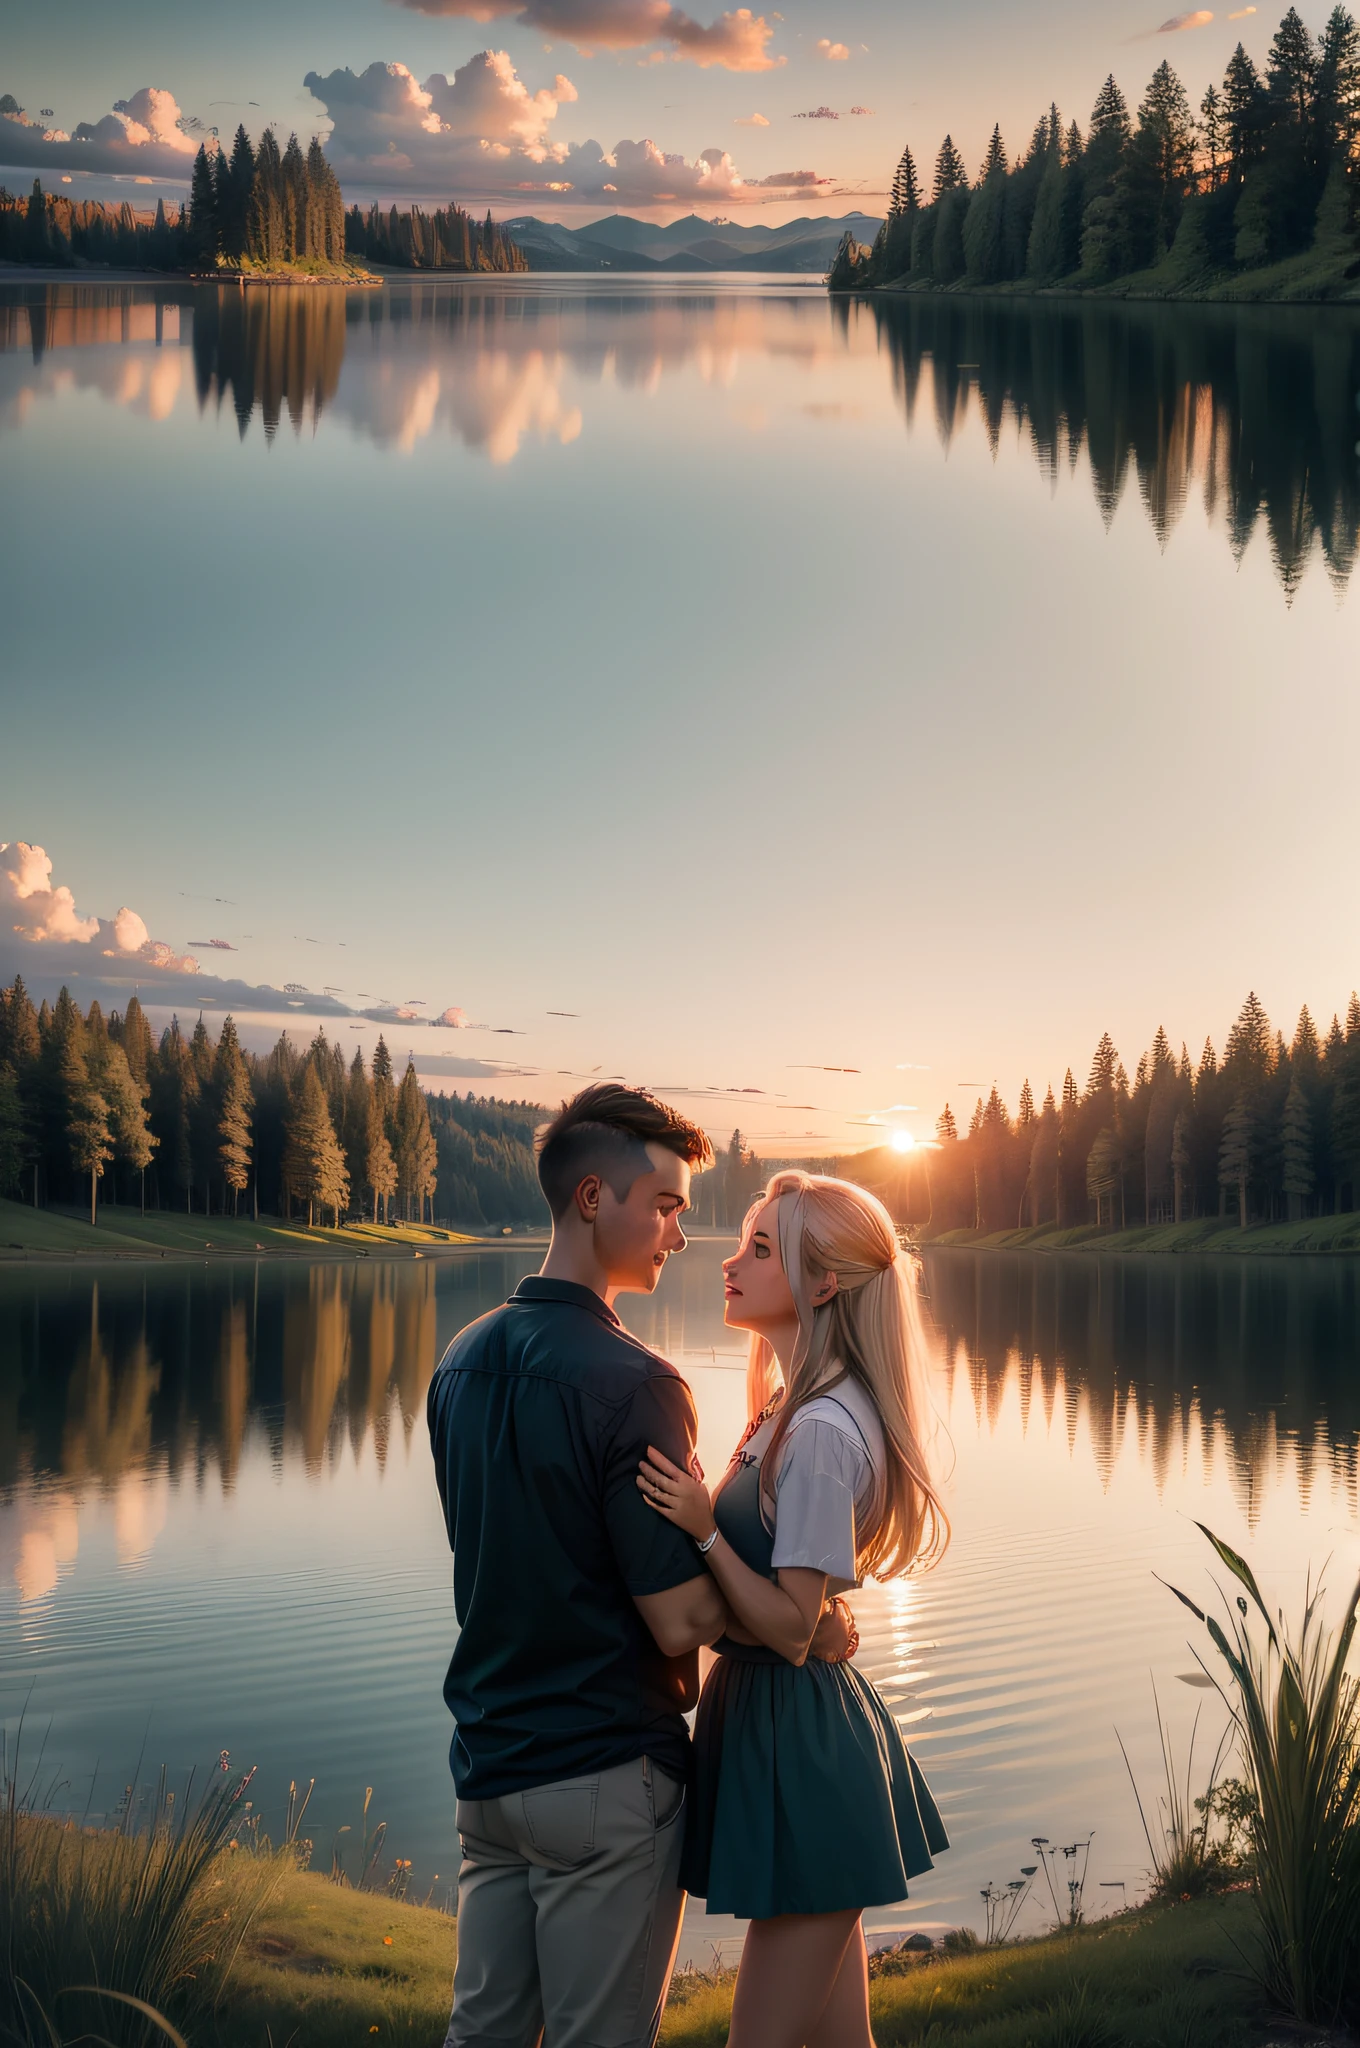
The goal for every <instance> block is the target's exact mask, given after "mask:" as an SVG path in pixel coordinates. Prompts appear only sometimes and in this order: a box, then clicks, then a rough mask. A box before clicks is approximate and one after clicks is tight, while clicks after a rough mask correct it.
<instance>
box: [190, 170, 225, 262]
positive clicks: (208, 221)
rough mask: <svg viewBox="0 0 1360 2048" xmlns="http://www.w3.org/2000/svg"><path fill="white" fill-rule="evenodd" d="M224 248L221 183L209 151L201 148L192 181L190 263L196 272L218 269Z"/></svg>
mask: <svg viewBox="0 0 1360 2048" xmlns="http://www.w3.org/2000/svg"><path fill="white" fill-rule="evenodd" d="M221 248H222V226H221V221H220V219H219V217H218V201H217V179H216V177H215V176H214V174H213V164H212V161H211V159H210V158H209V155H208V152H207V149H206V148H205V147H204V146H203V145H202V144H200V145H199V151H198V155H197V156H196V157H195V158H194V168H193V174H192V176H191V178H190V180H189V261H190V263H191V265H192V267H193V268H194V269H195V270H212V269H214V268H215V267H216V264H217V258H218V255H219V254H220V252H221Z"/></svg>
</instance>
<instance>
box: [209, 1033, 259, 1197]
mask: <svg viewBox="0 0 1360 2048" xmlns="http://www.w3.org/2000/svg"><path fill="white" fill-rule="evenodd" d="M213 1096H214V1099H215V1104H216V1110H217V1131H216V1138H217V1157H218V1159H219V1161H220V1162H221V1167H222V1178H223V1180H224V1181H225V1182H226V1184H227V1186H228V1188H229V1189H230V1190H231V1213H232V1215H233V1216H234V1215H236V1213H237V1209H238V1206H239V1203H240V1199H241V1196H242V1195H243V1194H244V1193H245V1191H246V1189H247V1188H248V1187H249V1186H250V1168H251V1157H252V1153H253V1150H254V1133H253V1128H252V1115H253V1112H254V1108H255V1091H254V1089H253V1088H252V1087H251V1085H250V1075H249V1072H248V1071H247V1068H246V1063H245V1059H244V1057H243V1056H242V1053H241V1046H240V1041H239V1039H238V1038H237V1035H236V1022H235V1019H234V1018H233V1017H232V1016H231V1015H230V1013H228V1015H227V1016H225V1017H224V1018H223V1019H222V1030H221V1032H220V1034H219V1036H218V1040H217V1056H216V1060H215V1062H214V1067H213Z"/></svg>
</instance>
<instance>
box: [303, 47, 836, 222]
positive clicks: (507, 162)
mask: <svg viewBox="0 0 1360 2048" xmlns="http://www.w3.org/2000/svg"><path fill="white" fill-rule="evenodd" d="M306 84H307V88H308V90H309V91H310V92H311V93H312V95H313V96H314V97H315V98H316V99H317V100H319V101H320V102H321V103H322V104H323V105H324V106H325V108H326V111H327V113H328V114H329V115H330V118H331V123H332V126H331V133H330V136H329V139H328V140H327V143H326V152H327V155H328V156H329V157H330V160H331V162H332V163H333V165H334V166H335V169H336V172H337V174H338V176H339V178H340V180H341V183H342V184H345V183H348V184H351V185H354V186H360V187H369V188H373V187H377V188H379V189H380V190H381V191H382V192H383V193H384V194H385V195H386V194H389V193H390V194H394V195H405V194H411V195H421V194H425V193H429V194H433V195H437V196H439V197H440V198H446V197H448V196H450V195H452V196H454V197H456V198H459V199H464V200H466V199H471V198H474V197H484V198H485V197H490V198H497V197H500V198H511V197H514V198H519V197H522V195H524V194H532V195H537V196H540V197H543V198H548V197H559V198H560V197H565V196H567V195H569V196H570V198H571V200H572V201H573V202H574V203H580V202H585V203H588V202H591V201H594V200H605V199H609V200H612V201H614V202H615V203H617V204H619V205H624V206H653V205H664V204H670V203H672V202H674V203H679V204H692V205H705V204H710V203H712V204H721V205H723V206H732V205H739V204H741V203H742V201H743V200H754V199H757V198H760V199H764V198H766V197H768V196H769V188H770V187H771V186H772V185H778V184H780V183H782V182H785V181H784V180H781V179H768V178H766V179H762V180H760V181H759V183H757V184H750V183H748V182H747V181H746V180H745V179H743V178H742V176H741V174H740V173H739V171H738V170H737V167H736V165H735V164H734V163H733V161H732V159H731V157H730V156H729V155H728V153H727V152H726V151H725V150H722V149H706V150H703V151H701V153H700V154H699V155H698V156H697V157H696V158H694V159H693V160H692V161H690V160H687V159H686V158H685V157H684V156H681V155H677V154H667V153H665V152H663V151H662V150H660V149H659V148H658V147H657V145H656V144H655V143H654V142H652V141H650V140H649V139H646V138H644V139H642V140H640V141H622V142H618V143H616V144H615V146H614V148H613V150H612V151H607V150H605V149H604V148H603V146H602V145H601V144H600V143H599V142H596V141H594V140H589V141H585V142H577V143H571V144H567V143H564V142H558V141H554V140H553V138H552V133H551V129H552V124H553V122H554V121H555V120H556V117H557V111H558V109H559V107H561V106H564V105H567V104H569V103H570V102H571V101H573V100H575V98H576V96H577V95H576V88H575V86H574V85H573V84H572V83H571V80H570V79H569V78H564V77H562V76H561V74H560V73H559V75H558V76H557V77H556V78H555V79H554V81H553V84H552V85H551V86H544V87H543V88H541V89H540V90H539V91H537V92H530V90H529V88H528V87H527V86H526V85H525V84H524V83H523V82H522V80H521V79H520V78H519V77H518V75H517V73H516V71H515V67H514V65H513V63H512V62H511V60H510V58H509V56H508V55H507V54H506V52H505V51H504V50H483V51H481V52H480V53H479V54H478V55H477V56H475V57H471V58H469V60H468V62H467V63H466V64H463V65H460V67H459V68H458V70H457V71H455V73H454V75H453V78H452V79H451V80H450V79H448V78H446V77H445V76H444V74H443V73H442V72H435V73H433V74H432V76H431V77H429V78H427V79H426V80H425V82H424V84H423V85H420V84H417V82H416V79H415V77H414V75H413V73H412V72H411V71H410V70H409V69H408V68H407V66H406V65H405V64H397V63H392V64H370V65H369V66H368V68H367V70H365V71H362V72H359V73H357V74H356V73H355V72H353V71H349V70H342V71H332V72H330V73H329V74H328V75H327V76H326V77H324V78H323V77H322V76H321V75H320V74H319V73H317V72H315V71H309V72H308V74H307V78H306ZM787 182H788V183H789V185H790V187H791V188H792V189H802V188H803V187H804V186H806V185H809V184H816V183H818V182H820V181H819V180H818V179H817V178H816V175H815V173H813V172H811V171H805V172H798V173H790V174H789V177H788V180H787Z"/></svg>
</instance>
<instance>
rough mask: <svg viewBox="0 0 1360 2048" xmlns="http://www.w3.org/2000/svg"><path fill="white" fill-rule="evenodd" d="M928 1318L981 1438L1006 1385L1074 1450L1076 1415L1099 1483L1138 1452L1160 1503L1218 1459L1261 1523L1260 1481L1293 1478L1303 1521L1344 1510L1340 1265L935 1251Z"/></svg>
mask: <svg viewBox="0 0 1360 2048" xmlns="http://www.w3.org/2000/svg"><path fill="white" fill-rule="evenodd" d="M929 1283H930V1291H931V1307H932V1312H933V1314H934V1317H935V1320H936V1323H937V1326H938V1329H939V1333H940V1339H941V1342H942V1345H943V1352H944V1360H943V1362H944V1365H945V1370H946V1372H947V1373H948V1375H949V1376H950V1378H951V1380H952V1379H953V1378H954V1377H955V1376H957V1375H959V1374H963V1375H966V1378H967V1382H968V1385H969V1387H970V1389H971V1393H972V1401H973V1408H974V1413H975V1415H976V1418H977V1423H978V1426H979V1428H980V1429H982V1428H985V1429H990V1430H994V1429H995V1428H996V1426H997V1421H998V1417H999V1415H1000V1412H1001V1408H1002V1405H1003V1402H1004V1399H1005V1396H1006V1393H1007V1391H1008V1389H1009V1388H1010V1386H1011V1385H1015V1386H1016V1388H1017V1390H1018V1393H1019V1400H1020V1412H1021V1420H1022V1426H1023V1427H1025V1428H1028V1425H1029V1419H1030V1411H1031V1404H1032V1403H1033V1402H1034V1401H1035V1400H1036V1399H1037V1400H1038V1401H1039V1402H1040V1403H1041V1405H1042V1409H1043V1414H1044V1418H1045V1422H1051V1420H1052V1417H1053V1414H1054V1412H1055V1409H1056V1410H1057V1412H1058V1413H1060V1414H1061V1416H1062V1418H1063V1420H1064V1422H1065V1425H1066V1429H1067V1436H1068V1441H1069V1443H1073V1442H1075V1439H1076V1434H1077V1427H1078V1421H1079V1418H1080V1417H1081V1416H1082V1415H1083V1414H1084V1416H1085V1420H1086V1428H1087V1431H1088V1434H1089V1441H1090V1446H1091V1455H1092V1457H1093V1459H1094V1462H1095V1465H1096V1468H1097V1470H1098V1471H1099V1473H1100V1474H1101V1477H1102V1479H1103V1480H1105V1481H1107V1482H1108V1478H1109V1475H1110V1474H1111V1473H1112V1472H1113V1470H1114V1467H1115V1465H1116V1463H1117V1461H1118V1459H1119V1457H1120V1454H1121V1452H1122V1450H1123V1448H1124V1445H1125V1443H1126V1441H1128V1440H1129V1439H1130V1438H1132V1439H1133V1441H1134V1442H1135V1443H1136V1446H1137V1455H1138V1457H1139V1459H1140V1461H1142V1462H1144V1463H1146V1464H1148V1465H1150V1467H1151V1468H1152V1471H1153V1473H1154V1475H1155V1478H1156V1481H1157V1486H1158V1491H1159V1492H1160V1491H1161V1490H1162V1489H1163V1488H1164V1486H1165V1485H1166V1483H1167V1480H1168V1477H1169V1475H1170V1474H1171V1473H1172V1472H1173V1471H1175V1472H1180V1471H1182V1470H1183V1469H1184V1467H1185V1465H1186V1462H1187V1460H1188V1459H1189V1458H1190V1456H1191V1455H1192V1454H1197V1455H1198V1456H1199V1457H1200V1459H1201V1460H1202V1462H1203V1466H1204V1471H1205V1473H1206V1475H1207V1473H1208V1471H1209V1470H1210V1468H1211V1466H1212V1464H1213V1462H1214V1460H1215V1458H1216V1455H1217V1452H1218V1448H1219V1446H1220V1445H1222V1446H1223V1447H1224V1448H1225V1449H1226V1451H1227V1455H1228V1466H1229V1471H1230V1473H1231V1476H1232V1480H1233V1487H1234V1492H1235V1494H1236V1497H1237V1501H1238V1505H1239V1506H1240V1508H1241V1510H1242V1512H1243V1514H1244V1516H1245V1517H1246V1519H1247V1521H1248V1523H1249V1524H1252V1525H1254V1523H1255V1520H1256V1517H1257V1514H1258V1512H1259V1504H1260V1500H1261V1497H1262V1493H1263V1490H1264V1487H1265V1485H1266V1483H1267V1482H1268V1481H1271V1480H1273V1481H1275V1482H1276V1483H1281V1482H1284V1481H1285V1480H1286V1478H1287V1476H1288V1475H1289V1474H1290V1473H1293V1474H1294V1475H1295V1476H1296V1483H1297V1487H1298V1498H1299V1505H1300V1506H1301V1507H1303V1508H1306V1507H1307V1505H1308V1501H1309V1497H1310V1495H1311V1493H1312V1491H1313V1489H1314V1487H1315V1485H1317V1483H1318V1482H1319V1481H1321V1480H1324V1479H1330V1480H1331V1481H1333V1482H1335V1483H1337V1485H1338V1487H1339V1489H1340V1490H1341V1491H1342V1492H1343V1493H1344V1495H1345V1497H1346V1499H1347V1500H1348V1502H1349V1503H1350V1506H1351V1509H1352V1511H1355V1509H1356V1508H1357V1506H1360V1498H1358V1497H1357V1448H1358V1447H1360V1376H1357V1372H1356V1367H1357V1364H1360V1274H1357V1271H1356V1268H1355V1266H1354V1265H1353V1264H1352V1262H1351V1261H1349V1260H1344V1259H1337V1260H1330V1261H1329V1260H1314V1261H1310V1262H1304V1263H1302V1264H1295V1263H1294V1262H1292V1261H1291V1262H1285V1261H1283V1260H1280V1261H1274V1260H1269V1259H1261V1260H1250V1259H1242V1260H1231V1261H1229V1260H1218V1261H1213V1260H1207V1259H1206V1260H1195V1259H1179V1258H1178V1259H1160V1260H1158V1259H1125V1258H1117V1259H1107V1260H1100V1259H1094V1258H1088V1257H1070V1258H1066V1259H1063V1258H1051V1259H1042V1258H1033V1257H1031V1258H1029V1259H1025V1258H1019V1257H1006V1256H1005V1255H991V1256H986V1257H981V1256H977V1255H969V1254H953V1253H949V1252H936V1253H934V1254H932V1255H931V1257H930V1260H929Z"/></svg>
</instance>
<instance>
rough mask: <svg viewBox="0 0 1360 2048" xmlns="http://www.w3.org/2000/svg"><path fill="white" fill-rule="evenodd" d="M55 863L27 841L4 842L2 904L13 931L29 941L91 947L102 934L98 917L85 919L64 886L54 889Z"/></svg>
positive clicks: (1, 846)
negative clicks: (72, 942) (70, 942)
mask: <svg viewBox="0 0 1360 2048" xmlns="http://www.w3.org/2000/svg"><path fill="white" fill-rule="evenodd" d="M51 875H52V863H51V861H50V860H49V859H48V858H47V855H46V854H45V853H44V852H43V849H42V848H41V846H30V845H29V844H28V842H27V841H26V840H23V839H16V840H14V841H12V842H11V841H9V840H3V841H0V902H3V903H4V906H5V908H6V909H7V910H8V912H9V916H10V925H11V929H12V930H14V931H16V932H18V933H20V935H21V936H22V937H23V938H26V939H34V940H41V939H55V940H57V941H58V942H60V941H61V940H63V939H76V940H78V941H79V942H80V943H81V944H82V945H88V944H89V942H90V940H91V939H93V938H94V937H96V935H97V934H98V931H99V919H98V918H97V917H81V916H79V915H78V913H77V911H76V899H75V897H74V896H73V895H72V894H71V892H70V890H69V889H67V888H65V887H64V886H63V887H62V888H59V889H54V888H53V887H52V885H51Z"/></svg>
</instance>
